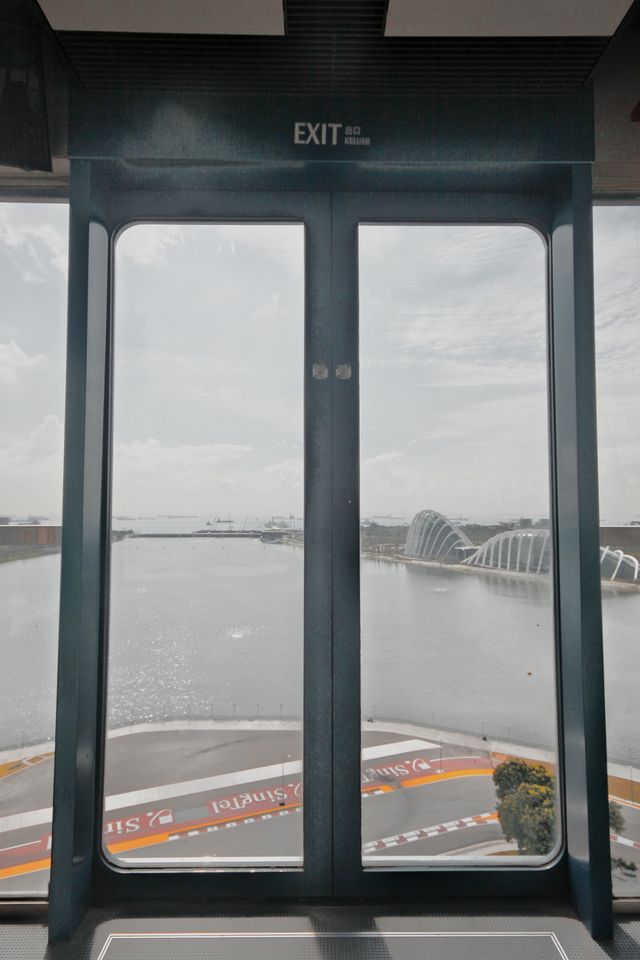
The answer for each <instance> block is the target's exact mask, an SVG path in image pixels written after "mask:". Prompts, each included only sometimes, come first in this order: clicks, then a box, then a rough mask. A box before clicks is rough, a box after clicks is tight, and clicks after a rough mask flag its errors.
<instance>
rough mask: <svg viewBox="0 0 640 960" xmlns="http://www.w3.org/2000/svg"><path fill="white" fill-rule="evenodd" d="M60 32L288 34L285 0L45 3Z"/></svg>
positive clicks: (42, 2) (75, 0) (68, 0)
mask: <svg viewBox="0 0 640 960" xmlns="http://www.w3.org/2000/svg"><path fill="white" fill-rule="evenodd" d="M39 3H40V6H41V7H42V10H43V11H44V13H45V16H46V17H47V19H48V21H49V23H50V24H51V26H52V27H53V29H54V30H74V31H93V32H104V33H178V34H237V35H251V36H282V34H284V12H283V8H282V0H82V2H78V0H39Z"/></svg>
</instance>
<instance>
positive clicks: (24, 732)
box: [0, 203, 68, 897]
mask: <svg viewBox="0 0 640 960" xmlns="http://www.w3.org/2000/svg"><path fill="white" fill-rule="evenodd" d="M67 216H68V211H67V206H66V205H65V204H44V203H33V204H29V203H0V288H1V289H2V311H0V409H1V410H2V418H1V420H0V491H2V496H1V498H0V515H1V516H0V596H1V597H2V603H1V604H0V645H1V646H2V670H0V896H14V895H15V896H20V897H23V896H35V897H43V896H46V894H47V889H48V885H49V857H50V847H51V804H52V795H53V748H54V744H53V738H54V722H55V691H56V679H57V677H56V671H57V651H58V607H59V590H60V529H61V528H60V523H61V512H62V447H63V414H64V370H65V330H66V286H67Z"/></svg>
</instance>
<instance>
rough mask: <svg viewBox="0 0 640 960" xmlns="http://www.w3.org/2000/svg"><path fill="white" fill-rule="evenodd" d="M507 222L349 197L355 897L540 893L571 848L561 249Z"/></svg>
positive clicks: (339, 524) (346, 308)
mask: <svg viewBox="0 0 640 960" xmlns="http://www.w3.org/2000/svg"><path fill="white" fill-rule="evenodd" d="M448 203H449V204H450V206H449V210H450V211H456V210H458V211H461V212H462V211H464V213H463V215H462V216H460V217H459V218H456V219H453V220H452V219H451V212H450V213H449V215H445V216H442V213H441V211H443V210H446V209H447V204H448ZM465 214H466V216H465ZM509 214H510V215H508V216H505V217H504V219H503V218H502V217H497V216H496V214H495V213H494V214H493V216H488V215H487V213H485V212H484V211H483V210H482V204H480V205H479V207H477V208H476V209H474V204H472V203H466V204H465V202H464V200H462V199H461V198H457V199H453V198H446V197H441V198H433V197H431V198H430V197H417V198H413V199H411V200H410V199H409V198H406V197H402V198H398V197H395V198H391V197H385V198H384V199H382V198H381V199H379V200H378V201H376V200H375V199H370V198H368V199H367V200H361V199H358V198H357V197H355V196H351V197H345V198H343V201H342V203H338V204H337V205H336V214H335V217H334V251H335V252H334V256H335V258H336V260H335V269H334V289H336V290H337V300H338V302H339V303H340V308H341V311H342V312H341V315H340V317H335V318H334V323H335V325H336V326H335V328H334V339H335V342H336V343H337V346H338V351H339V355H336V358H335V359H336V364H335V378H336V384H335V408H336V411H335V419H334V431H335V438H334V443H335V447H334V449H335V466H334V469H335V470H336V473H337V475H338V477H337V480H336V481H334V489H335V490H336V502H335V503H334V531H335V537H336V540H337V542H338V543H339V545H340V546H339V549H338V550H337V552H336V555H335V557H334V571H335V579H334V605H335V606H334V622H335V624H336V626H335V630H334V664H335V665H336V672H335V677H334V683H335V691H336V692H335V698H336V715H337V717H338V720H337V726H336V733H335V756H336V773H335V777H336V780H335V783H336V788H335V795H334V823H335V824H336V837H335V842H336V845H337V846H336V862H339V863H341V869H340V870H339V871H338V873H337V875H336V886H337V888H338V889H339V890H346V889H348V888H351V889H353V888H354V887H355V888H357V889H358V890H361V891H366V892H367V893H375V892H380V893H385V892H386V893H388V892H390V891H392V890H395V891H399V890H402V891H404V892H406V893H409V892H410V891H418V890H423V891H426V890H428V889H433V890H435V889H437V886H438V884H441V889H446V888H447V885H448V884H449V885H451V889H452V890H456V889H457V890H458V891H459V890H460V889H462V888H464V887H465V884H468V888H469V889H473V888H474V887H475V889H476V890H478V889H479V886H478V885H479V884H484V883H488V884H489V886H491V885H492V884H497V885H500V883H501V882H503V881H501V880H500V879H499V877H500V874H501V873H503V874H508V873H511V871H513V869H514V868H517V870H518V875H519V877H520V879H519V880H517V881H516V884H524V887H526V886H527V884H528V883H532V884H533V885H535V884H536V882H537V881H536V879H535V876H536V874H538V875H540V871H542V872H543V873H547V874H548V872H549V870H551V872H553V870H554V866H553V865H554V863H557V861H558V858H559V857H560V855H561V852H562V848H563V827H562V820H563V817H562V796H561V784H562V770H561V764H560V750H559V735H558V730H559V708H558V693H557V691H558V679H557V623H556V613H555V610H556V604H555V594H556V582H555V574H554V569H555V565H556V564H555V559H554V543H553V531H552V528H553V520H552V518H553V495H552V485H551V479H550V478H551V464H550V450H551V439H550V399H549V387H548V383H549V355H550V341H549V323H550V321H549V316H548V307H547V304H548V249H547V243H546V240H545V239H544V237H543V236H542V235H541V233H540V232H539V231H538V230H537V229H534V228H533V227H532V225H531V222H530V219H531V218H530V217H527V216H526V215H525V214H524V212H523V213H521V219H520V222H518V219H519V218H517V217H514V216H513V215H511V212H509ZM465 220H467V222H465ZM501 220H503V222H500V221H501ZM528 221H529V222H528ZM347 251H348V258H349V261H350V263H351V264H352V270H351V271H349V270H348V268H347V269H345V268H342V267H341V266H340V261H342V262H344V261H345V260H346V259H347ZM356 265H357V266H356ZM346 273H349V278H348V279H346V278H345V274H346ZM356 437H358V438H359V443H358V444H356V442H355V438H356ZM356 446H357V450H356ZM345 732H346V734H347V735H346V736H345ZM356 756H357V757H359V763H356V762H354V761H355V757H356ZM523 868H526V869H525V870H523ZM345 877H348V880H347V879H345ZM435 877H439V878H440V879H439V880H436V879H435ZM481 877H482V878H483V879H482V880H481V879H480V878H481ZM456 878H458V879H456Z"/></svg>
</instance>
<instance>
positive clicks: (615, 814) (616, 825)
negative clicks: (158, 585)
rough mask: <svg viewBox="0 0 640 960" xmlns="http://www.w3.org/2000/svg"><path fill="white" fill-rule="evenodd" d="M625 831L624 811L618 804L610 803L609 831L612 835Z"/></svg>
mask: <svg viewBox="0 0 640 960" xmlns="http://www.w3.org/2000/svg"><path fill="white" fill-rule="evenodd" d="M623 830H624V817H623V816H622V810H621V809H620V807H619V806H618V804H617V803H614V802H613V801H612V800H610V801H609V831H610V833H622V831H623Z"/></svg>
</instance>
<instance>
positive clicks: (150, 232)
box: [116, 223, 184, 266]
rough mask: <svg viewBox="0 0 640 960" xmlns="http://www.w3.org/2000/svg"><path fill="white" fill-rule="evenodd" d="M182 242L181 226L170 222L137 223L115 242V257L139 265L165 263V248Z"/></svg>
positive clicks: (180, 244)
mask: <svg viewBox="0 0 640 960" xmlns="http://www.w3.org/2000/svg"><path fill="white" fill-rule="evenodd" d="M183 244H184V234H183V231H182V228H181V227H179V226H178V225H177V224H171V223H161V224H157V223H137V224H134V225H133V226H131V227H129V228H128V229H127V230H125V231H124V232H123V233H122V234H121V235H120V237H119V239H118V241H117V244H116V259H117V262H118V263H121V262H122V260H131V261H132V262H133V263H136V264H138V265H139V266H150V265H151V264H155V263H166V261H167V256H166V254H167V250H168V249H169V248H171V247H179V246H182V245H183Z"/></svg>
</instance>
